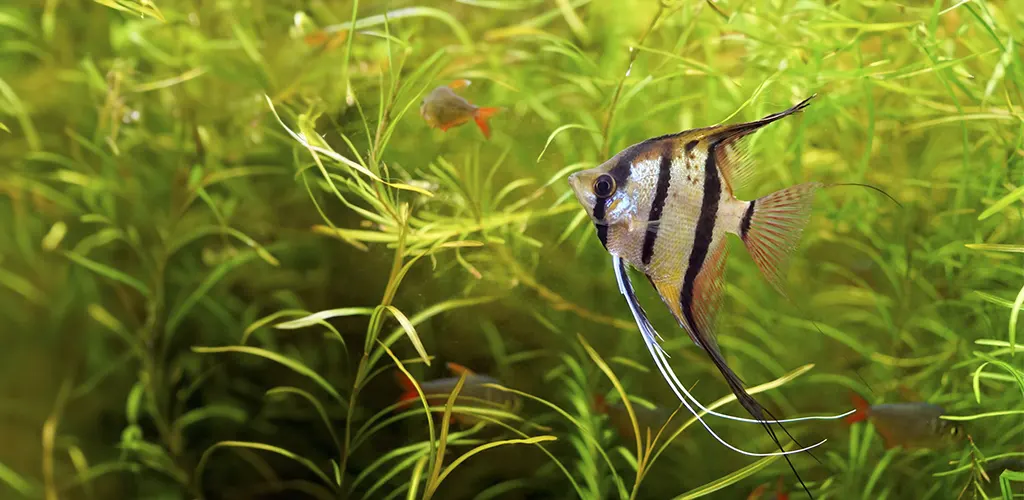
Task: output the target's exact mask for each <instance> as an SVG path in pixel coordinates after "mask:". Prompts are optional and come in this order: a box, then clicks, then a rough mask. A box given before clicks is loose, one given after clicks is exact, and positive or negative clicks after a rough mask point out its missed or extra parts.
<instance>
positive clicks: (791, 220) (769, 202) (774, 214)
mask: <svg viewBox="0 0 1024 500" xmlns="http://www.w3.org/2000/svg"><path fill="white" fill-rule="evenodd" d="M820 187H822V184H821V183H820V182H807V183H804V184H797V185H796V186H791V187H788V188H786V189H782V190H779V191H776V192H774V193H772V194H769V195H767V196H762V197H761V198H758V199H756V200H753V201H751V202H749V204H748V205H747V210H746V212H745V213H744V214H743V218H742V219H741V220H740V238H742V239H743V243H744V244H745V245H746V246H747V250H748V251H749V252H750V255H751V257H753V258H754V262H755V263H757V267H758V268H760V269H761V272H762V273H763V274H764V276H765V278H767V279H768V281H769V282H771V284H772V286H774V287H775V289H776V290H778V291H779V292H780V293H782V294H783V295H786V292H785V290H784V289H783V286H782V269H783V267H784V265H785V263H786V260H787V258H788V257H789V254H790V253H792V251H793V250H794V249H795V248H796V246H797V243H799V241H800V235H801V233H803V230H804V227H805V226H806V225H807V221H808V219H810V212H811V203H812V202H813V201H814V192H815V191H816V190H817V189H818V188H820Z"/></svg>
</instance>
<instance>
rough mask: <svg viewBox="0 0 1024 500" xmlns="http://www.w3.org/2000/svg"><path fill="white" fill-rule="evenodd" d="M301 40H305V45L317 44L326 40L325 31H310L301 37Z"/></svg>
mask: <svg viewBox="0 0 1024 500" xmlns="http://www.w3.org/2000/svg"><path fill="white" fill-rule="evenodd" d="M303 41H304V42H306V45H311V46H317V45H320V44H322V43H324V42H326V41H327V33H325V32H323V31H317V32H314V33H310V34H308V35H306V37H305V38H303Z"/></svg>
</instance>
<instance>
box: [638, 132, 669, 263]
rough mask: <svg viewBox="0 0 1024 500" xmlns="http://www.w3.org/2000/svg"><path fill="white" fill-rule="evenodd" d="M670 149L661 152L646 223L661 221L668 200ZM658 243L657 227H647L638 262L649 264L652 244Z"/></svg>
mask: <svg viewBox="0 0 1024 500" xmlns="http://www.w3.org/2000/svg"><path fill="white" fill-rule="evenodd" d="M672 154H673V151H672V148H671V147H666V148H665V150H664V151H662V152H661V160H660V161H659V162H658V185H657V187H656V188H655V190H654V200H653V201H651V210H650V212H649V213H648V215H647V222H648V224H650V223H651V222H657V221H660V220H661V213H662V211H663V210H664V209H665V202H666V201H667V200H668V185H669V183H670V182H671V180H672ZM657 241H658V226H657V224H655V225H654V226H651V225H648V226H647V231H646V232H644V247H643V252H642V253H641V255H640V260H641V261H642V262H643V263H644V265H647V264H650V263H651V258H652V257H654V243H655V242H657Z"/></svg>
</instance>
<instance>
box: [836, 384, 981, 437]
mask: <svg viewBox="0 0 1024 500" xmlns="http://www.w3.org/2000/svg"><path fill="white" fill-rule="evenodd" d="M851 399H853V404H854V406H855V407H856V408H857V413H854V414H853V415H850V416H849V417H846V422H847V423H848V424H850V425H853V424H855V423H857V422H861V421H866V420H868V419H870V420H871V422H872V423H873V424H874V425H875V429H876V430H877V431H878V434H879V435H881V436H882V440H883V441H884V443H885V447H886V448H893V447H895V446H902V447H903V448H906V449H915V448H939V447H942V446H944V445H946V444H949V443H950V442H955V441H959V440H960V439H962V438H963V437H964V432H963V427H962V426H961V425H960V424H959V423H958V422H955V421H952V420H943V419H941V418H939V417H940V416H941V415H944V414H945V413H946V410H945V409H943V408H942V407H941V406H938V405H933V404H928V403H920V402H917V403H887V404H879V405H869V404H868V402H867V401H865V400H864V398H862V397H860V396H859V395H857V394H851Z"/></svg>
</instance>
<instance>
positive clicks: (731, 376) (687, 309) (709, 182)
mask: <svg viewBox="0 0 1024 500" xmlns="http://www.w3.org/2000/svg"><path fill="white" fill-rule="evenodd" d="M717 145H718V143H717V142H713V143H711V145H710V146H709V147H708V156H707V159H706V160H705V161H704V197H703V199H702V200H701V207H700V216H699V217H698V218H697V227H696V230H695V231H694V236H693V248H692V250H691V251H690V260H689V263H688V265H687V268H686V276H685V277H684V278H683V290H682V292H681V293H680V302H681V304H680V305H681V306H682V312H683V317H684V319H685V320H686V323H687V325H688V326H689V327H690V329H691V331H692V332H693V334H694V337H696V339H695V340H697V341H698V343H699V344H703V345H701V347H702V348H704V350H705V352H707V354H708V356H709V357H710V358H711V361H712V362H713V363H714V364H715V366H716V367H717V368H718V371H720V372H721V373H722V376H723V377H724V378H725V381H726V383H727V384H728V385H729V389H730V390H732V392H733V394H735V395H736V399H737V400H738V401H739V403H740V405H742V406H743V408H744V409H745V410H747V412H748V413H750V415H751V416H752V417H754V418H756V419H758V420H762V422H761V427H763V428H764V430H765V432H767V433H768V436H769V437H770V438H771V440H772V442H774V443H775V446H777V447H778V448H779V449H780V450H785V448H783V447H782V443H781V442H779V438H778V436H777V435H776V434H775V430H774V429H772V427H771V424H769V423H767V422H764V421H763V420H765V414H767V415H768V416H769V417H770V418H771V419H772V420H777V419H776V418H775V416H774V415H772V414H771V412H769V411H768V409H767V408H765V407H763V406H761V404H760V403H758V402H757V400H756V399H754V397H753V396H751V395H750V394H749V393H748V392H747V391H746V390H745V389H744V388H743V381H742V380H740V378H739V377H738V376H737V375H736V372H734V371H732V369H731V368H729V365H728V364H727V363H726V362H725V359H724V358H723V357H722V354H721V353H720V352H718V350H717V349H716V348H714V347H713V346H712V345H710V343H705V341H704V334H705V332H701V331H700V328H699V327H698V326H697V321H696V318H694V316H693V287H694V284H695V282H696V280H697V275H698V274H700V270H701V268H702V267H703V266H704V261H705V260H706V259H707V254H708V249H709V247H710V246H711V240H712V236H713V235H714V231H715V219H716V218H717V215H718V203H719V201H720V200H721V194H722V182H721V179H719V177H718V165H717V164H716V163H715V156H716V155H715V147H716V146H717ZM778 425H779V427H780V428H782V431H783V432H785V433H786V435H787V436H789V438H790V439H792V440H793V442H795V443H797V444H798V445H799V442H797V440H796V439H794V438H793V436H792V435H791V434H789V431H788V430H786V428H785V427H784V426H783V425H782V424H778ZM808 454H810V452H808ZM811 456H812V457H814V455H811ZM783 458H785V459H786V462H787V463H788V464H789V468H790V469H791V470H792V471H793V474H795V475H796V477H797V480H798V481H800V485H801V486H803V489H804V491H805V492H806V493H807V496H809V497H811V498H814V496H813V495H811V492H810V490H808V489H807V485H805V484H804V481H803V479H802V478H801V477H800V473H799V472H797V471H796V467H794V466H793V462H792V461H791V460H790V459H789V455H783ZM815 459H817V457H815Z"/></svg>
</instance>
